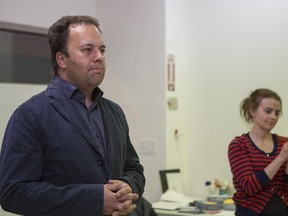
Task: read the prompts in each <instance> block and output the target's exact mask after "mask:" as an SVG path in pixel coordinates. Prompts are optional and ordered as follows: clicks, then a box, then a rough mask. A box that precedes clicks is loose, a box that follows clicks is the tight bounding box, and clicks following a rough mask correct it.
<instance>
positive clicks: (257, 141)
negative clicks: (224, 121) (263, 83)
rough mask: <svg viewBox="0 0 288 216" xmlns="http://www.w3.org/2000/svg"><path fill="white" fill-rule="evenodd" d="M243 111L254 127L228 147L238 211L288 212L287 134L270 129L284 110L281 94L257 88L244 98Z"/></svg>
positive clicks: (240, 215) (246, 215)
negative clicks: (276, 132) (281, 134)
mask: <svg viewBox="0 0 288 216" xmlns="http://www.w3.org/2000/svg"><path fill="white" fill-rule="evenodd" d="M240 113H241V116H242V117H243V118H244V120H245V121H246V122H247V123H249V124H252V129H251V130H250V132H248V133H246V134H243V135H241V136H237V137H236V138H235V139H233V140H232V142H231V143H230V145H229V148H228V157H229V162H230V167H231V171H232V174H233V184H234V187H235V189H236V193H235V194H234V196H233V199H234V202H235V204H236V212H235V215H236V216H252V215H253V216H254V215H261V216H268V215H270V216H272V215H273V216H280V215H281V216H282V215H288V207H287V206H288V175H287V173H288V168H287V166H286V164H287V160H288V144H287V140H288V138H287V137H283V136H279V135H277V134H274V133H271V130H272V129H273V128H274V127H275V125H276V124H277V122H278V120H279V117H280V116H281V114H282V101H281V98H280V97H279V95H278V94H277V93H275V92H274V91H271V90H269V89H256V90H255V91H253V92H252V93H251V94H250V95H249V96H248V97H247V98H245V99H244V100H243V101H242V103H241V106H240Z"/></svg>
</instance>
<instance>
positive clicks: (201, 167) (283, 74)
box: [185, 0, 288, 196]
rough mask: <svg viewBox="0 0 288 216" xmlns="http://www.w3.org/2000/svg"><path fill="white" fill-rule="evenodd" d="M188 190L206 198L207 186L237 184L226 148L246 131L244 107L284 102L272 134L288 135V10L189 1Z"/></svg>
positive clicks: (278, 5) (256, 0)
mask: <svg viewBox="0 0 288 216" xmlns="http://www.w3.org/2000/svg"><path fill="white" fill-rule="evenodd" d="M185 2H186V13H185V14H186V15H187V16H186V24H187V29H188V31H187V39H188V40H187V50H188V52H187V56H188V58H189V59H188V63H189V67H188V68H187V73H186V74H185V75H186V79H187V80H189V84H188V85H187V100H186V101H187V104H186V105H187V110H188V113H187V125H188V127H187V131H189V132H188V133H187V140H188V142H187V149H188V151H187V155H186V157H187V160H186V166H185V168H186V171H187V173H188V178H187V183H186V185H187V187H188V188H189V189H188V191H189V193H190V194H193V195H194V194H195V195H196V196H203V195H204V182H205V180H214V178H216V177H218V178H219V179H221V180H227V181H230V182H231V181H232V179H231V174H230V168H229V164H228V160H227V146H228V144H229V142H230V141H231V140H232V139H233V138H234V137H235V136H236V135H240V134H242V133H244V132H247V131H248V129H249V128H247V127H246V124H245V123H244V122H243V121H242V120H241V119H240V115H239V104H240V102H241V100H242V99H243V98H244V97H246V96H247V95H248V93H249V92H250V91H251V90H254V89H256V88H259V87H268V88H271V89H273V90H275V91H277V92H278V93H279V94H280V96H282V99H283V106H284V109H283V110H284V115H283V116H282V119H281V120H280V122H279V124H278V126H277V127H276V128H275V130H274V131H275V132H277V133H279V134H283V135H286V136H287V135H288V131H287V113H288V103H287V102H288V98H287V91H288V85H287V81H288V73H287V68H288V61H287V59H288V41H287V37H286V36H287V32H288V23H287V20H288V14H287V10H288V2H287V1H285V0H278V1H270V0H253V1H250V0H236V1H230V0H217V1H214V0H209V1H200V0H187V1H185Z"/></svg>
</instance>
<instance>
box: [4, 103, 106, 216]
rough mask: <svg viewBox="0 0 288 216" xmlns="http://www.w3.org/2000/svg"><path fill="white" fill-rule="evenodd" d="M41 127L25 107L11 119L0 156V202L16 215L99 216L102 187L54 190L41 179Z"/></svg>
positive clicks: (56, 188) (72, 185) (77, 185)
mask: <svg viewBox="0 0 288 216" xmlns="http://www.w3.org/2000/svg"><path fill="white" fill-rule="evenodd" d="M40 127H41V126H40V124H39V123H38V121H36V119H35V116H34V114H32V113H31V112H30V110H29V109H27V107H25V106H21V107H19V108H18V109H17V110H16V111H15V112H14V114H13V115H12V116H11V118H10V120H9V123H8V125H7V128H6V132H5V136H4V140H3V144H2V150H1V155H0V202H1V206H2V208H3V209H4V210H5V211H9V212H13V213H16V214H20V215H42V216H46V215H47V216H48V215H49V216H51V215H53V216H66V215H67V216H72V215H87V216H89V215H91V216H92V215H93V216H95V215H97V216H98V215H99V216H101V215H102V212H103V185H101V184H67V185H64V186H57V185H54V184H51V183H49V182H45V181H43V180H42V179H41V177H42V169H43V163H45V161H44V159H43V158H44V157H43V154H44V150H45V146H43V143H42V142H41V136H43V134H41V130H40V129H39V128H40Z"/></svg>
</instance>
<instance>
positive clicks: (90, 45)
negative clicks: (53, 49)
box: [59, 24, 106, 91]
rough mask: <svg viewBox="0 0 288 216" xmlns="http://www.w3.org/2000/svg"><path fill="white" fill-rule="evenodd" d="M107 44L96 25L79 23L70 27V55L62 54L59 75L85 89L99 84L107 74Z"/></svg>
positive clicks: (68, 51)
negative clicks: (105, 54) (105, 55)
mask: <svg viewBox="0 0 288 216" xmlns="http://www.w3.org/2000/svg"><path fill="white" fill-rule="evenodd" d="M104 52H105V45H104V41H103V38H102V35H101V33H100V32H99V30H98V29H97V27H96V26H94V25H92V24H91V25H90V24H88V25H87V24H81V25H79V24H77V25H71V26H70V27H69V36H68V40H67V53H68V56H66V55H62V57H63V64H62V65H61V66H60V68H61V69H60V71H62V72H60V73H59V75H60V76H61V77H62V78H63V79H64V80H67V81H69V82H71V83H73V84H74V85H75V86H77V87H78V88H79V89H80V90H83V91H91V90H93V89H94V88H95V87H97V86H99V85H100V84H101V83H102V81H103V79H104V75H105V69H106V64H105V57H104Z"/></svg>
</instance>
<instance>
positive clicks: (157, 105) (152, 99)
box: [96, 0, 166, 201]
mask: <svg viewBox="0 0 288 216" xmlns="http://www.w3.org/2000/svg"><path fill="white" fill-rule="evenodd" d="M96 14H97V17H98V19H99V20H100V22H101V23H100V28H101V30H102V31H103V37H104V39H105V42H106V44H107V49H106V59H107V73H106V78H105V81H104V83H103V84H102V85H101V88H102V89H103V90H104V92H105V93H104V96H106V97H108V98H111V99H113V100H115V101H117V102H118V103H119V104H120V105H121V106H122V108H123V109H124V110H125V113H126V116H127V119H128V121H129V125H130V135H131V140H132V142H133V144H134V146H135V148H136V150H137V152H138V153H139V156H140V160H141V163H142V164H143V165H144V169H145V176H146V181H147V182H146V187H145V193H144V196H145V197H146V198H147V199H148V200H149V201H157V200H159V198H160V195H161V192H162V191H161V184H160V177H159V173H158V171H159V170H160V169H165V149H166V141H165V125H166V121H165V105H166V104H165V58H164V55H165V40H164V38H165V20H164V19H165V14H164V0H157V1H154V0H146V1H134V0H121V1H114V0H105V1H102V0H99V1H97V11H96ZM142 140H144V141H145V140H148V141H150V140H152V141H155V144H156V146H157V147H156V154H154V155H146V154H142V152H141V141H142Z"/></svg>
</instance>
